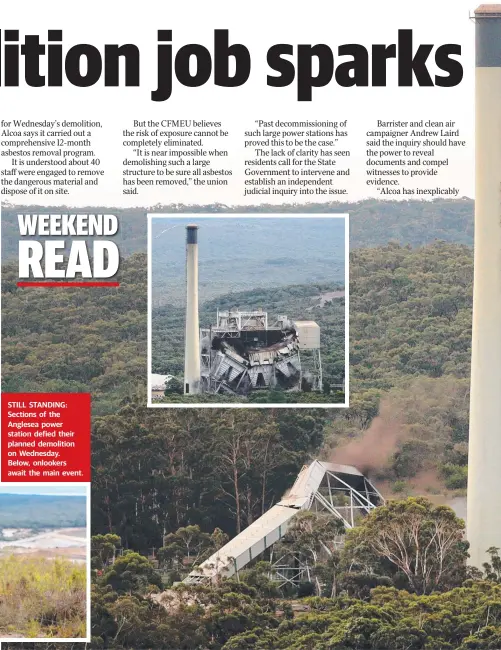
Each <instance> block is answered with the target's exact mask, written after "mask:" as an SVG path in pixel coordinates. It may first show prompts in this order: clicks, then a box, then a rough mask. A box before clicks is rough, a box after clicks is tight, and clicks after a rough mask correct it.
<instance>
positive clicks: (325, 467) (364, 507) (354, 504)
mask: <svg viewBox="0 0 501 650" xmlns="http://www.w3.org/2000/svg"><path fill="white" fill-rule="evenodd" d="M382 503H384V499H383V497H382V495H381V494H380V493H379V492H378V490H377V489H376V487H375V486H374V485H373V484H372V483H371V481H370V480H369V479H368V478H367V477H365V476H364V475H363V474H362V473H361V472H360V471H359V470H357V469H356V468H355V467H351V466H349V465H338V464H335V463H324V462H321V461H318V460H315V461H313V462H312V463H311V464H310V465H305V466H304V467H303V468H302V470H301V472H300V473H299V474H298V477H297V479H296V481H295V483H294V485H293V486H292V488H291V490H290V492H289V493H288V494H287V495H286V496H285V497H284V498H283V499H282V500H281V501H280V502H279V503H278V504H277V505H275V506H273V507H272V508H271V509H270V510H268V511H267V512H265V513H264V515H262V516H261V517H259V519H257V520H256V521H254V522H253V523H252V524H251V525H250V526H248V527H247V528H246V529H245V530H243V531H242V532H241V533H240V534H239V535H237V536H236V537H235V538H234V539H232V540H231V541H230V542H228V543H227V544H225V545H224V546H223V547H222V548H220V549H219V550H218V551H216V553H214V554H213V555H212V556H211V557H210V558H208V559H207V560H206V561H205V562H203V563H202V564H201V565H200V567H198V568H196V569H194V570H193V571H192V572H191V573H190V574H189V576H188V577H187V578H186V579H185V580H184V582H186V583H191V584H199V583H203V582H209V581H215V580H217V579H219V578H220V577H231V576H232V575H235V574H238V571H239V570H241V569H243V568H244V567H245V566H246V565H247V564H248V563H249V562H252V560H254V559H256V557H258V556H259V555H260V554H261V553H263V552H264V551H265V550H267V549H270V548H272V547H273V545H274V544H275V543H276V542H278V541H279V540H280V539H282V538H283V537H284V535H285V534H286V532H287V529H288V528H289V527H290V525H291V523H293V520H294V517H295V516H296V515H297V514H298V512H300V511H304V510H310V511H314V512H322V513H329V514H330V515H332V516H333V517H335V518H336V519H339V520H340V521H341V522H342V524H343V526H344V528H345V529H350V528H353V527H354V526H355V525H356V524H357V521H358V520H359V519H360V517H362V516H364V515H366V514H367V513H369V512H370V511H371V510H373V509H374V508H376V507H377V506H379V505H381V504H382ZM336 543H338V544H341V543H342V538H341V537H339V540H336ZM286 555H287V554H282V555H281V556H280V557H279V558H277V559H276V560H273V558H272V565H273V570H272V575H273V579H275V580H277V581H278V582H279V583H280V584H282V585H283V584H286V583H291V584H297V582H298V581H300V580H302V579H303V577H304V575H310V568H311V567H309V566H308V564H307V563H305V562H304V560H302V559H301V558H299V557H297V556H296V555H294V554H293V555H292V557H289V559H287V558H286ZM291 560H292V561H291Z"/></svg>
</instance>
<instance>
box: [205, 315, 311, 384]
mask: <svg viewBox="0 0 501 650" xmlns="http://www.w3.org/2000/svg"><path fill="white" fill-rule="evenodd" d="M200 351H201V390H202V392H205V393H212V394H216V393H221V394H224V393H226V394H231V395H248V394H249V393H250V392H251V391H252V390H256V389H263V388H278V387H279V388H282V389H284V390H291V391H298V390H303V389H306V390H321V389H322V362H321V357H320V327H319V326H318V325H317V323H315V322H313V321H291V320H289V319H288V318H287V316H277V318H276V319H275V320H274V321H273V322H271V323H270V322H269V319H268V314H267V313H266V312H263V311H218V312H217V315H216V323H215V324H214V325H213V326H212V327H210V328H209V329H202V330H201V340H200Z"/></svg>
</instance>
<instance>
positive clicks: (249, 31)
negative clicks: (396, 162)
mask: <svg viewBox="0 0 501 650" xmlns="http://www.w3.org/2000/svg"><path fill="white" fill-rule="evenodd" d="M4 4H5V6H2V27H3V28H4V29H19V30H20V31H21V33H22V34H26V33H28V34H30V33H35V34H39V35H40V36H41V37H42V38H43V39H45V38H46V30H47V29H49V28H50V29H63V46H64V47H65V48H66V49H67V48H69V47H71V46H72V45H75V44H77V43H91V44H93V45H95V46H97V47H99V48H100V49H101V48H102V46H103V45H104V44H105V43H108V44H112V43H115V44H123V43H135V44H136V45H138V47H139V48H140V51H141V86H140V87H139V88H125V87H123V86H122V87H120V88H104V86H103V81H102V80H101V81H99V82H98V84H96V86H94V87H90V88H75V87H73V86H71V85H69V83H68V82H67V83H66V85H65V86H64V87H63V88H28V87H26V86H22V87H20V88H0V93H1V96H0V101H1V104H2V117H3V118H7V119H11V118H16V117H17V118H23V119H32V120H43V119H68V120H82V119H87V120H100V121H101V122H103V124H104V126H105V128H104V129H103V133H102V135H101V136H100V137H99V139H96V142H95V144H96V149H97V150H98V155H99V157H100V158H101V159H102V161H103V169H106V170H107V171H108V174H107V177H106V179H107V180H106V181H101V187H99V188H90V189H89V188H86V189H83V188H82V189H79V190H78V191H75V190H73V193H72V195H71V198H67V197H64V202H65V203H68V204H71V205H82V206H84V205H106V206H110V207H112V206H117V207H126V206H135V205H141V206H152V205H154V204H156V203H159V202H160V203H170V202H177V201H179V202H184V203H209V202H213V201H218V202H221V203H227V204H237V203H238V204H245V203H256V202H260V201H259V197H257V199H256V197H245V198H244V197H243V195H242V186H243V183H242V181H243V179H244V176H243V168H244V160H245V156H246V152H245V151H244V149H243V139H244V130H246V129H247V130H251V129H252V128H254V126H255V125H254V120H256V119H264V120H274V119H281V120H291V121H292V120H301V119H309V120H314V119H318V120H344V119H348V130H349V132H350V138H349V141H348V147H349V148H350V149H351V151H352V157H351V167H352V174H351V177H350V179H349V181H348V183H347V187H348V189H349V196H348V198H349V200H359V199H363V198H367V197H369V196H379V195H377V194H376V193H375V190H373V189H372V188H369V187H368V186H367V185H366V184H365V180H366V177H365V149H366V147H365V141H366V139H367V138H366V136H365V132H366V131H367V130H368V129H370V128H372V127H375V126H376V121H377V120H378V119H383V120H401V119H404V120H421V119H424V120H426V119H430V120H434V121H446V120H454V121H455V122H456V123H457V128H460V130H461V134H462V135H463V136H464V139H465V140H466V141H467V147H466V148H464V149H460V150H454V151H450V152H449V153H450V156H449V166H448V167H447V168H446V170H445V171H444V172H442V174H441V177H440V181H439V184H440V186H447V185H452V186H456V187H458V188H459V189H460V192H459V196H473V134H474V130H473V127H474V25H473V23H472V21H471V20H469V14H470V13H471V12H472V11H473V10H474V9H475V6H476V5H472V4H470V2H466V1H465V0H454V1H452V0H447V1H442V2H436V1H433V2H432V1H430V0H423V1H421V2H419V3H410V2H402V1H401V0H380V1H379V2H374V1H370V0H358V1H357V2H347V1H346V0H344V1H343V2H339V1H332V0H330V1H323V0H322V1H319V0H311V1H310V2H308V3H305V2H296V1H290V0H288V1H284V0H278V1H275V2H270V1H267V2H264V1H262V0H261V1H256V2H253V3H245V4H244V3H239V2H235V0H232V1H231V2H227V1H218V0H215V1H214V2H210V3H209V2H206V1H202V0H192V1H190V2H165V1H161V2H158V1H151V0H143V1H142V2H140V3H137V2H123V1H121V2H115V1H106V2H104V1H103V0H99V2H98V1H96V0H88V1H87V2H86V3H85V4H83V5H78V4H75V3H71V2H68V1H67V0H65V1H64V2H63V1H59V0H53V1H48V2H44V3H41V2H39V0H25V1H24V2H22V3H21V2H20V3H4ZM157 29H172V30H173V46H174V49H175V50H177V49H179V48H180V47H181V46H182V45H185V44H187V43H200V44H203V45H205V46H206V47H208V48H209V50H211V49H212V39H213V30H214V29H229V30H230V43H242V44H244V45H246V46H247V48H248V49H249V50H250V53H251V59H252V70H251V75H250V78H249V80H248V81H247V82H246V84H244V85H243V86H241V87H238V88H221V87H216V86H215V85H214V84H213V80H212V78H211V80H209V82H208V83H207V84H206V85H204V86H202V87H199V88H185V87H183V86H181V85H180V84H179V83H178V82H175V87H174V90H173V93H172V96H171V98H170V99H169V100H167V101H166V102H163V103H157V102H152V101H151V100H150V93H151V91H152V90H154V89H155V88H156V42H157V41H156V38H157ZM398 29H413V30H414V45H415V47H417V45H419V44H421V43H429V44H434V45H435V46H439V45H442V44H445V43H458V44H460V45H461V46H462V55H461V58H460V60H461V62H462V65H463V68H464V78H463V81H462V83H461V84H459V86H457V87H454V88H420V87H419V86H415V87H412V88H399V87H398V85H397V83H396V66H397V63H396V61H395V60H393V61H390V62H389V63H388V80H389V82H388V86H387V87H385V88H371V87H368V88H356V87H354V88H341V87H339V86H338V85H337V84H336V83H335V82H331V84H329V85H328V86H327V87H325V88H322V89H314V95H313V101H312V102H297V101H296V87H295V84H292V85H291V86H289V87H287V88H272V87H268V86H267V85H266V76H267V74H268V73H269V72H270V69H269V68H268V65H267V63H266V52H267V50H268V49H269V47H270V46H271V45H274V44H276V43H291V44H294V45H297V44H299V43H303V44H316V43H325V44H327V45H329V46H330V47H331V48H332V49H333V51H334V55H335V59H336V51H337V47H338V46H339V45H341V44H344V43H360V44H362V45H364V46H366V47H368V48H369V49H370V45H372V44H375V43H378V44H382V43H383V44H391V43H395V42H396V38H397V30H398ZM295 51H296V48H295ZM431 61H433V54H432V55H431V56H430V62H431ZM429 70H430V72H431V73H432V76H433V72H434V71H435V70H436V68H435V67H434V64H433V63H430V65H429ZM134 119H137V120H143V119H154V120H161V119H194V120H200V119H206V120H213V121H217V120H221V121H222V122H223V127H226V128H227V130H229V131H230V133H231V137H230V138H229V139H228V148H229V149H230V154H231V156H232V157H231V160H230V162H229V164H230V165H231V167H232V170H233V177H232V179H233V181H232V182H230V185H229V187H228V188H221V187H217V188H203V189H202V190H200V189H199V190H197V191H194V190H192V189H189V190H183V189H179V188H177V189H173V188H167V189H165V188H148V191H146V190H144V191H143V192H142V193H141V194H140V195H139V196H138V197H135V196H133V197H127V196H125V195H123V194H122V179H121V171H122V160H123V158H125V157H126V156H127V155H129V153H130V152H128V151H127V150H126V149H125V148H124V147H123V146H122V129H123V128H124V127H127V126H128V125H132V121H133V120H134ZM445 156H448V153H446V154H445ZM436 184H437V181H436V179H433V178H432V179H430V180H423V181H421V186H424V187H434V186H435V185H436ZM43 198H44V197H37V202H40V203H41V202H42V199H43ZM56 198H57V197H56ZM396 198H399V197H396ZM400 198H401V197H400ZM9 200H10V201H11V202H15V203H20V202H21V200H19V199H9ZM272 200H273V197H264V198H263V201H265V202H271V201H272ZM289 200H291V201H294V200H297V199H289ZM324 200H325V199H324ZM281 201H282V199H281V198H280V199H277V202H281ZM23 202H24V201H23ZM55 202H56V201H55V198H54V197H49V198H48V199H47V203H48V204H54V203H55Z"/></svg>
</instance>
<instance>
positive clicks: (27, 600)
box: [0, 555, 86, 639]
mask: <svg viewBox="0 0 501 650" xmlns="http://www.w3.org/2000/svg"><path fill="white" fill-rule="evenodd" d="M85 618H86V571H85V566H83V565H77V564H73V563H71V562H69V561H68V560H63V559H55V560H49V559H45V558H39V557H27V556H22V555H11V556H10V557H0V637H2V636H16V637H28V638H32V639H34V638H41V637H58V638H82V637H85V632H86V630H85Z"/></svg>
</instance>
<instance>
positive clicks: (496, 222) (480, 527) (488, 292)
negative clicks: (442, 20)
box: [467, 4, 501, 568]
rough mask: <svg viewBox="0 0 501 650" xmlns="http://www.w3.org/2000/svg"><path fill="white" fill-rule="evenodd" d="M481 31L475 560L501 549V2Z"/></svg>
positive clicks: (479, 14) (472, 511)
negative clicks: (489, 551)
mask: <svg viewBox="0 0 501 650" xmlns="http://www.w3.org/2000/svg"><path fill="white" fill-rule="evenodd" d="M475 32H476V92H475V97H476V100H475V101H476V126H475V131H476V157H475V166H476V171H475V174H476V182H475V274H474V285H473V340H472V365H471V400H470V443H469V460H468V509H467V538H468V541H469V542H470V558H471V559H470V562H471V564H472V565H473V566H476V567H477V568H482V564H483V562H485V561H486V560H487V559H488V556H487V553H486V551H487V549H488V548H490V547H491V546H496V547H501V5H499V4H497V5H494V4H487V5H480V7H479V8H478V9H477V10H476V11H475Z"/></svg>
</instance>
